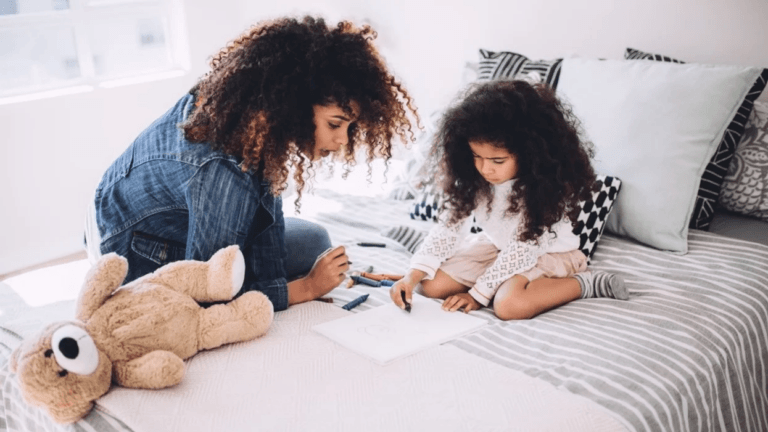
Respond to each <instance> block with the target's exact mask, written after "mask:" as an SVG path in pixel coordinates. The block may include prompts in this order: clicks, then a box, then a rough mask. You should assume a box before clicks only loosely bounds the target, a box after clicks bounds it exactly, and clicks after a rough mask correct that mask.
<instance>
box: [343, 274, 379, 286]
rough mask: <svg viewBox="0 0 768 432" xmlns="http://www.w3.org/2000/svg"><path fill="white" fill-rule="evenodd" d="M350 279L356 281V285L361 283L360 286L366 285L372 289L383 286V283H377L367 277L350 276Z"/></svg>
mask: <svg viewBox="0 0 768 432" xmlns="http://www.w3.org/2000/svg"><path fill="white" fill-rule="evenodd" d="M350 278H352V280H353V281H355V283H356V284H358V283H360V284H364V285H368V286H372V287H380V286H381V282H379V281H375V280H373V279H368V278H367V277H363V276H357V275H354V276H350Z"/></svg>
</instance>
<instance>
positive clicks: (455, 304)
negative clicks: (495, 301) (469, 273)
mask: <svg viewBox="0 0 768 432" xmlns="http://www.w3.org/2000/svg"><path fill="white" fill-rule="evenodd" d="M462 307H463V308H464V313H469V312H470V311H473V310H480V308H481V307H482V305H481V304H480V303H478V302H477V300H475V299H474V298H472V296H471V295H469V293H461V294H454V295H452V296H450V297H448V298H447V299H445V300H444V301H443V310H445V311H448V312H456V311H457V310H459V309H461V308H462Z"/></svg>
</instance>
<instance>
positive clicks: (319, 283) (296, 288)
mask: <svg viewBox="0 0 768 432" xmlns="http://www.w3.org/2000/svg"><path fill="white" fill-rule="evenodd" d="M348 270H349V259H348V258H347V253H346V251H345V250H344V246H338V247H335V248H332V249H328V250H327V251H325V252H323V253H322V254H320V256H319V257H317V259H316V260H315V264H314V265H313V266H312V270H310V271H309V274H308V275H306V276H304V277H303V278H300V279H296V280H295V281H292V282H288V304H289V305H294V304H298V303H304V302H307V301H310V300H314V299H316V298H319V297H322V296H324V295H325V294H328V292H330V291H331V290H332V289H334V288H336V287H337V286H339V284H340V283H341V282H342V281H343V280H344V275H345V273H346V272H347V271H348Z"/></svg>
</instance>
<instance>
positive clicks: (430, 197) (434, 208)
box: [410, 184, 444, 222]
mask: <svg viewBox="0 0 768 432" xmlns="http://www.w3.org/2000/svg"><path fill="white" fill-rule="evenodd" d="M443 201H444V200H443V192H442V191H441V190H440V189H439V188H438V187H437V186H436V185H434V184H432V185H429V186H427V187H425V188H424V190H423V191H422V192H421V194H420V195H419V197H418V199H416V201H414V203H413V205H412V207H411V214H410V216H411V219H416V220H423V221H432V222H437V216H438V215H439V214H440V210H442V207H443Z"/></svg>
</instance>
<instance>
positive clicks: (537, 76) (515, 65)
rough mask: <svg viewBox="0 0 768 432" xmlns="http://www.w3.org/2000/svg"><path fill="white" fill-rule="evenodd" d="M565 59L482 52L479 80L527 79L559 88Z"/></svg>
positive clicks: (506, 52) (502, 52)
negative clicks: (534, 58) (533, 58)
mask: <svg viewBox="0 0 768 432" xmlns="http://www.w3.org/2000/svg"><path fill="white" fill-rule="evenodd" d="M562 62H563V59H561V58H559V59H554V60H536V61H532V60H530V59H529V58H528V57H526V56H524V55H522V54H518V53H514V52H509V51H499V52H494V51H488V50H484V49H481V50H480V64H479V65H478V79H479V80H494V79H527V80H530V81H535V82H545V83H547V84H549V85H550V86H551V87H552V88H557V82H558V80H559V79H560V66H561V64H562Z"/></svg>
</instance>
